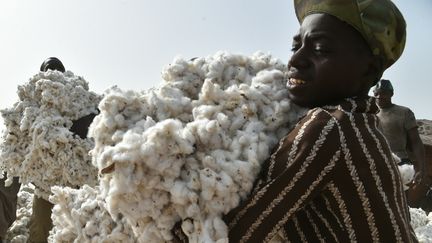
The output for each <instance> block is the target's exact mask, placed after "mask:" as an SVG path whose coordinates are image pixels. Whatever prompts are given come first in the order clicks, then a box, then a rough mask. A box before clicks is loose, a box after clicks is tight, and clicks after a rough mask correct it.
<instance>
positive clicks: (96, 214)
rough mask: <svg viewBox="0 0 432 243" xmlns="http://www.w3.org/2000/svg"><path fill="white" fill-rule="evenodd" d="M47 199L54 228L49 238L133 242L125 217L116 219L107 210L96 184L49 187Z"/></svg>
mask: <svg viewBox="0 0 432 243" xmlns="http://www.w3.org/2000/svg"><path fill="white" fill-rule="evenodd" d="M52 191H53V195H52V196H50V201H51V202H52V203H54V204H55V206H54V208H53V210H52V216H51V218H52V220H53V225H54V227H53V229H52V230H51V231H50V236H49V238H48V241H49V242H105V243H109V242H113V243H114V242H128V243H129V242H135V241H136V239H135V238H134V234H133V232H132V229H131V228H130V227H129V225H128V224H126V223H125V219H124V218H122V217H121V215H117V216H116V217H115V220H114V219H113V218H112V217H111V215H110V214H109V213H108V211H107V210H106V205H105V204H106V203H105V200H104V199H103V198H102V197H101V194H100V193H99V189H98V187H96V188H91V187H89V186H87V185H84V186H83V187H82V188H80V189H72V188H68V187H57V186H54V187H53V188H52Z"/></svg>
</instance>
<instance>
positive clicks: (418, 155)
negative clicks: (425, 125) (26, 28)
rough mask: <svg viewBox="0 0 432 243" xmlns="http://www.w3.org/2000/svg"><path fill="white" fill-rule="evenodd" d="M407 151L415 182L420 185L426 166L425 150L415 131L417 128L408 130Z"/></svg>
mask: <svg viewBox="0 0 432 243" xmlns="http://www.w3.org/2000/svg"><path fill="white" fill-rule="evenodd" d="M407 140H408V143H407V146H408V147H407V150H408V152H409V154H410V155H411V156H412V158H411V161H412V163H413V165H414V170H415V172H416V175H415V177H414V178H415V182H416V183H420V181H421V180H423V179H424V178H423V177H425V176H426V173H425V171H426V169H427V167H426V166H427V165H426V163H425V150H424V146H423V142H422V140H421V138H420V135H419V133H418V131H417V127H414V128H411V129H409V130H408V134H407Z"/></svg>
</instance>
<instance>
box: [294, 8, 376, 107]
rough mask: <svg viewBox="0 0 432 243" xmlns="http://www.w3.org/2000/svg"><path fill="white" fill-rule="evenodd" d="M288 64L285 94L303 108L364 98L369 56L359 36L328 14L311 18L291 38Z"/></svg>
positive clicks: (349, 27) (368, 82) (366, 88)
mask: <svg viewBox="0 0 432 243" xmlns="http://www.w3.org/2000/svg"><path fill="white" fill-rule="evenodd" d="M292 46H293V47H292V51H293V55H292V57H291V59H290V60H289V62H288V90H289V93H290V98H291V99H292V101H293V102H294V103H296V104H298V105H300V106H304V107H316V106H320V105H326V104H331V103H333V102H337V101H339V100H341V99H343V98H347V97H354V96H360V95H367V93H368V91H369V87H370V84H371V83H370V81H369V80H368V78H366V76H367V74H368V71H369V63H370V60H371V58H372V57H371V54H370V51H369V48H368V46H367V45H366V43H365V41H364V40H363V39H362V37H361V35H360V34H359V33H358V32H357V31H356V30H354V29H353V28H352V27H351V26H349V25H348V24H346V23H344V22H342V21H340V20H338V19H337V18H335V17H333V16H330V15H327V14H311V15H309V16H307V17H306V18H305V19H304V20H303V23H302V24H301V27H300V30H299V33H298V34H297V35H295V36H294V37H293V45H292Z"/></svg>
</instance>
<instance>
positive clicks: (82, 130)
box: [70, 113, 97, 139]
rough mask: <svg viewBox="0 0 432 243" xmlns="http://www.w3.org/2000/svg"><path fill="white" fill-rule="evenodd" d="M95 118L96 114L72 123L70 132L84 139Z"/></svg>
mask: <svg viewBox="0 0 432 243" xmlns="http://www.w3.org/2000/svg"><path fill="white" fill-rule="evenodd" d="M95 116H97V114H94V113H92V114H89V115H87V116H84V117H81V118H79V119H78V120H75V121H73V124H72V127H71V128H70V131H71V132H73V133H74V134H76V135H78V136H80V138H82V139H84V138H86V137H87V132H88V129H89V126H90V124H91V123H92V122H93V119H94V118H95Z"/></svg>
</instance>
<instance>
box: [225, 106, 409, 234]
mask: <svg viewBox="0 0 432 243" xmlns="http://www.w3.org/2000/svg"><path fill="white" fill-rule="evenodd" d="M376 112H377V107H376V105H375V102H374V100H373V99H371V98H369V99H357V100H354V99H348V100H346V101H343V102H341V103H340V104H338V105H334V106H327V107H321V108H316V109H314V110H313V111H311V112H309V113H308V114H307V115H306V116H305V117H304V118H303V119H302V120H301V121H300V122H299V124H297V126H296V127H295V128H294V129H293V130H292V131H291V132H290V133H289V134H288V135H287V136H286V137H285V138H284V139H283V141H282V142H281V143H280V144H279V148H278V149H277V150H276V152H274V154H273V155H272V156H271V158H270V159H269V160H268V161H267V165H266V166H264V172H266V173H263V174H262V177H261V178H260V182H261V183H259V184H257V186H256V188H254V190H253V194H252V195H250V197H249V199H248V200H247V201H245V202H243V203H242V205H241V206H240V207H238V208H237V209H235V210H233V211H232V212H230V213H229V214H228V215H226V217H225V221H226V223H227V224H228V225H229V241H230V242H267V241H270V240H271V239H272V237H273V236H274V235H276V234H277V233H278V232H280V230H283V231H285V232H284V233H285V234H284V236H285V237H286V238H287V242H417V240H416V239H415V238H412V237H413V235H412V234H411V233H410V232H411V230H412V229H411V226H410V224H409V221H408V220H409V213H408V212H407V209H408V207H407V205H406V200H405V198H404V194H403V191H402V187H401V183H400V176H399V173H398V171H397V168H396V166H394V164H393V163H392V157H391V154H390V150H389V149H388V145H387V144H386V142H385V139H384V137H383V135H382V134H381V133H380V132H379V131H378V129H377V128H376V119H375V117H374V114H375V113H376ZM265 168H267V169H265Z"/></svg>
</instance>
